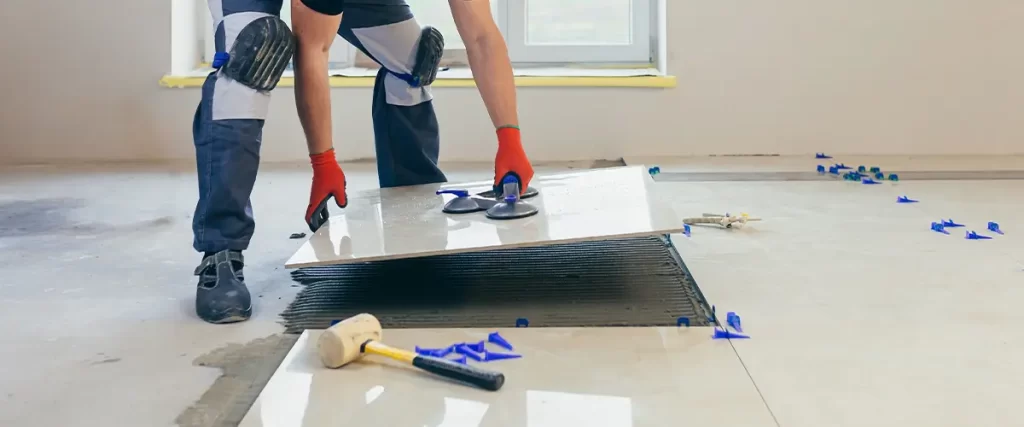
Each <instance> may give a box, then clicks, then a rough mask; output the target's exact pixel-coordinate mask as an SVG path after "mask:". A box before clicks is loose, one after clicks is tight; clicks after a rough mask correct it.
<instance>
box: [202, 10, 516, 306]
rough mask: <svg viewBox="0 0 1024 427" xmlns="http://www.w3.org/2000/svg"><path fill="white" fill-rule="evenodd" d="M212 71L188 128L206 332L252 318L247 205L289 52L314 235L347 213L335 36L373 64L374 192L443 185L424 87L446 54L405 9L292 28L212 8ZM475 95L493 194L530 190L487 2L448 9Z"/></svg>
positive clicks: (325, 14)
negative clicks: (333, 71)
mask: <svg viewBox="0 0 1024 427" xmlns="http://www.w3.org/2000/svg"><path fill="white" fill-rule="evenodd" d="M209 5H210V12H211V14H212V15H213V18H214V25H215V30H216V31H215V37H216V39H215V41H216V47H217V52H218V53H217V56H216V57H215V60H214V67H215V68H216V70H215V71H214V72H212V73H210V75H209V76H208V77H207V80H206V82H205V84H204V85H203V96H202V101H201V102H200V104H199V107H198V108H197V110H196V114H195V118H194V120H193V136H194V142H195V146H196V159H197V169H198V172H199V194H200V197H199V202H198V203H197V206H196V212H195V216H194V218H193V235H194V239H193V247H194V248H195V249H196V250H197V251H199V252H202V253H203V261H202V262H201V263H200V265H199V266H198V267H197V268H196V270H195V274H196V275H197V276H199V284H198V290H197V294H196V313H197V314H198V315H199V317H200V318H202V319H203V320H205V321H207V322H210V323H232V322H238V321H243V320H246V319H248V318H249V317H250V316H251V314H252V301H251V297H250V295H249V292H248V290H247V288H246V286H245V281H244V276H243V275H242V268H243V258H242V251H244V250H246V249H248V245H249V240H250V238H251V237H252V233H253V230H254V228H255V222H254V219H253V214H252V204H251V202H250V200H249V197H250V194H251V192H252V188H253V184H254V183H255V179H256V172H257V169H258V166H259V149H260V144H261V140H262V129H263V124H264V121H265V119H266V115H267V107H268V104H269V101H270V93H271V91H273V89H274V88H275V87H276V85H277V82H278V81H279V79H280V77H281V74H282V73H283V71H284V70H285V68H287V64H288V62H289V60H291V59H292V55H293V53H294V64H295V76H296V88H295V89H296V90H295V94H296V106H297V108H298V112H299V118H300V121H301V123H302V127H303V131H304V133H305V134H306V144H307V148H308V150H309V154H310V162H311V164H312V168H313V182H312V186H311V190H310V201H309V205H308V206H307V209H306V215H305V220H306V223H307V225H309V228H310V229H311V230H313V231H316V230H317V229H318V228H319V227H320V226H322V225H323V224H325V223H326V222H327V219H328V217H329V215H328V209H327V204H328V202H329V201H330V200H331V199H332V198H333V199H334V201H335V203H336V204H337V206H339V207H342V208H344V207H345V206H347V204H348V198H347V194H346V191H345V185H346V183H345V175H344V173H343V172H342V170H341V167H340V166H339V165H338V162H337V161H336V159H335V154H334V149H333V141H332V137H331V134H332V131H331V128H332V123H331V104H330V88H329V84H328V76H327V68H328V57H329V51H330V46H331V43H332V42H333V40H334V35H335V34H338V35H340V36H342V37H343V38H345V40H347V41H348V42H349V43H351V44H352V45H353V46H355V47H356V48H358V49H359V50H361V51H362V52H363V53H364V54H366V55H367V56H368V57H370V58H372V59H373V60H374V61H376V62H377V63H378V64H380V66H381V68H380V71H379V72H378V73H377V77H376V82H375V84H374V90H373V103H372V116H373V128H374V137H375V145H376V156H377V173H378V180H379V182H380V186H381V187H396V186H405V185H418V184H428V183H438V182H445V181H446V178H445V176H444V174H443V173H442V172H441V170H440V169H439V168H438V166H437V159H438V154H439V149H440V141H439V135H438V134H439V132H438V123H437V117H436V115H435V113H434V108H433V104H432V95H431V92H430V84H431V83H432V82H433V80H434V78H435V77H436V73H437V68H438V65H439V62H440V59H441V55H442V53H443V51H444V41H443V38H442V37H441V34H440V33H439V32H438V31H437V30H436V29H434V28H431V27H425V28H424V27H420V25H419V24H418V23H417V22H416V20H415V18H414V17H413V14H412V11H411V10H410V8H409V6H408V5H407V4H405V1H404V0H291V7H292V29H289V28H288V27H287V25H285V24H284V22H283V21H281V20H280V18H279V16H280V10H281V7H282V0H210V1H209ZM449 6H450V8H451V11H452V14H453V17H454V18H455V23H456V27H457V28H458V31H459V34H460V36H461V37H462V39H463V40H464V41H465V45H466V52H467V55H468V57H469V62H470V68H471V69H472V72H473V75H474V78H475V80H476V84H477V87H478V88H479V91H480V95H481V97H482V98H483V101H484V104H485V106H486V108H487V112H488V114H489V116H490V118H491V122H492V123H493V125H494V126H495V129H496V136H497V141H498V147H497V154H496V156H495V162H494V185H495V188H496V189H497V188H498V187H499V184H500V181H501V180H502V179H503V178H504V177H505V176H507V175H509V174H511V175H515V176H516V177H517V178H518V179H519V180H520V187H521V189H522V191H525V190H526V188H527V186H528V185H529V183H530V181H531V180H532V179H533V168H532V166H531V165H530V161H529V159H528V158H527V156H526V153H525V151H524V150H523V146H522V142H521V139H520V132H519V120H518V115H517V111H516V108H517V105H516V94H515V83H514V78H513V74H512V66H511V63H510V61H509V57H508V49H507V46H506V45H505V41H504V39H503V38H502V35H501V33H500V31H499V30H498V27H497V25H496V24H495V22H494V20H493V18H492V16H491V7H490V2H489V1H488V0H449Z"/></svg>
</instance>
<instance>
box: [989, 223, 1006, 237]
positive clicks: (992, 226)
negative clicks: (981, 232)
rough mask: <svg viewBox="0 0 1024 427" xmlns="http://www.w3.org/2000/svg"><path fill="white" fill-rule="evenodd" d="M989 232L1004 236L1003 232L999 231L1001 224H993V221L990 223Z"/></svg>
mask: <svg viewBox="0 0 1024 427" xmlns="http://www.w3.org/2000/svg"><path fill="white" fill-rule="evenodd" d="M988 231H991V232H993V233H999V234H1003V230H1000V229H999V223H995V222H992V221H989V222H988Z"/></svg>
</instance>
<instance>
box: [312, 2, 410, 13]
mask: <svg viewBox="0 0 1024 427" xmlns="http://www.w3.org/2000/svg"><path fill="white" fill-rule="evenodd" d="M346 3H349V4H377V5H392V6H394V5H399V6H400V5H404V4H405V0H302V4H305V5H306V7H308V8H310V9H312V10H314V11H316V12H320V13H322V14H324V15H338V14H340V13H342V12H344V11H345V4H346Z"/></svg>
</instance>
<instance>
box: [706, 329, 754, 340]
mask: <svg viewBox="0 0 1024 427" xmlns="http://www.w3.org/2000/svg"><path fill="white" fill-rule="evenodd" d="M712 338H714V339H716V340H721V339H726V340H734V339H736V340H745V339H750V336H749V335H743V334H739V333H736V332H730V331H729V330H728V329H718V328H715V335H714V336H712Z"/></svg>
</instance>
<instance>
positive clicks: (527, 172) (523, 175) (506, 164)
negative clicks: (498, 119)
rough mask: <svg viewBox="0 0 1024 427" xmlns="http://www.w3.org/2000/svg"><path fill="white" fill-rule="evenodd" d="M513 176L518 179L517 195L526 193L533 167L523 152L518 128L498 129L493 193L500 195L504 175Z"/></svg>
mask: <svg viewBox="0 0 1024 427" xmlns="http://www.w3.org/2000/svg"><path fill="white" fill-rule="evenodd" d="M510 173H511V174H514V175H515V176H517V177H518V178H519V193H520V195H522V194H523V193H526V187H528V186H529V185H530V180H532V179H533V166H532V165H530V159H528V158H526V151H523V142H522V140H521V139H520V136H519V127H517V126H505V127H501V128H498V155H497V156H495V157H494V191H495V192H496V193H497V194H499V195H500V194H501V180H502V179H504V178H505V175H508V174H510Z"/></svg>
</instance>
